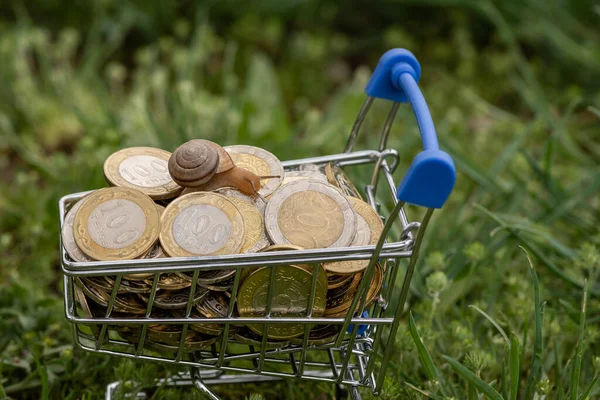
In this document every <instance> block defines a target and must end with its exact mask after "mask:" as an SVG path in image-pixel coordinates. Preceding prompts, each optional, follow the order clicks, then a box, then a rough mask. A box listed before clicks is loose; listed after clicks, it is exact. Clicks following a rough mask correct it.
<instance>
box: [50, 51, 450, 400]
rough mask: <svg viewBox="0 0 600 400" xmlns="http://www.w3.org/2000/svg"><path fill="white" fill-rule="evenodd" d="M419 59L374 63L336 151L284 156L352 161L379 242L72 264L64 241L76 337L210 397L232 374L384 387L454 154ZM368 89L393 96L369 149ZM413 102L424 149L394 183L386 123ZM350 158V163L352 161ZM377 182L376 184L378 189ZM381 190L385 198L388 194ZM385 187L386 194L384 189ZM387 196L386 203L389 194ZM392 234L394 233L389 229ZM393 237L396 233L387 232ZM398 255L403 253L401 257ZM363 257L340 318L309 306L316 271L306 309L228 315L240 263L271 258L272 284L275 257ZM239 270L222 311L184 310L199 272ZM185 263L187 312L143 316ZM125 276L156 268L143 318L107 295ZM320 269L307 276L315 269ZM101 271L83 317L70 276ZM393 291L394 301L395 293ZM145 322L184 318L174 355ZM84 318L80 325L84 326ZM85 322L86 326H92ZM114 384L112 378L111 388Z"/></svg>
mask: <svg viewBox="0 0 600 400" xmlns="http://www.w3.org/2000/svg"><path fill="white" fill-rule="evenodd" d="M420 74H421V69H420V66H419V63H418V62H417V60H416V58H415V57H414V56H413V55H412V53H410V52H409V51H407V50H403V49H393V50H390V51H388V52H387V53H385V54H384V55H383V56H382V58H381V59H380V61H379V64H378V65H377V68H376V70H375V72H374V73H373V75H372V77H371V79H370V81H369V83H368V84H367V87H366V89H365V91H366V93H367V95H368V97H367V99H366V101H365V103H364V105H363V106H362V109H361V110H360V112H359V114H358V117H357V119H356V121H355V123H354V126H353V128H352V131H351V132H350V136H349V139H348V142H347V145H346V148H345V151H344V152H343V153H340V154H334V155H328V156H323V157H313V158H305V159H300V160H292V161H285V162H283V165H284V167H285V169H286V170H293V169H297V168H301V167H302V166H303V165H307V164H316V165H324V164H327V163H335V164H337V165H338V166H339V167H341V168H343V167H346V166H358V167H360V168H363V169H365V170H366V171H368V172H369V174H370V175H371V179H370V181H368V182H366V183H363V184H362V185H361V187H363V189H364V193H365V194H366V201H368V202H369V203H370V204H371V206H373V207H374V208H375V209H376V210H378V212H379V213H380V214H381V213H382V212H383V211H382V210H383V209H385V207H384V205H385V204H392V205H393V208H391V207H390V208H391V211H390V212H389V213H388V215H384V216H383V217H382V218H383V219H384V221H385V226H384V229H383V234H382V235H381V238H380V240H379V241H378V243H377V244H376V245H370V246H361V247H344V248H326V249H313V250H301V251H276V252H269V253H253V254H234V255H222V256H210V257H188V258H163V259H136V260H126V261H92V262H86V263H81V262H72V261H70V259H69V258H68V256H67V253H66V251H65V250H64V248H63V247H62V243H61V264H62V271H63V274H64V294H65V311H66V316H67V319H68V320H69V322H71V323H73V334H74V340H75V342H76V343H77V345H78V346H79V347H81V348H82V349H84V350H88V351H92V352H96V353H101V354H107V355H115V356H122V357H128V358H132V359H136V360H147V361H160V362H166V363H170V364H174V365H179V366H186V367H190V368H191V372H190V374H189V375H188V376H186V377H175V378H170V379H168V380H167V381H165V382H162V383H161V384H167V385H186V384H188V385H192V386H195V387H196V388H197V389H199V390H201V391H202V392H204V393H205V394H207V395H208V396H209V397H210V398H215V399H216V398H217V397H216V395H214V393H213V392H212V391H211V390H210V389H209V388H208V385H210V384H226V383H230V382H237V383H239V382H262V381H269V380H278V379H283V378H299V379H306V380H312V381H325V382H331V383H332V384H337V385H338V388H341V389H340V390H342V389H343V390H345V391H346V392H348V391H349V394H350V395H351V396H352V398H353V399H358V398H360V394H359V391H358V388H359V387H370V388H371V390H372V392H373V393H374V394H375V395H377V394H378V393H379V392H380V390H381V388H382V385H383V381H384V378H385V372H386V368H387V366H388V364H389V362H390V358H392V357H396V355H395V354H393V352H392V351H390V349H392V348H393V343H394V339H395V336H396V333H397V331H398V327H399V324H400V318H401V316H402V314H403V308H404V305H405V302H406V299H407V296H408V290H409V286H410V282H411V278H412V275H413V273H414V270H415V265H416V262H417V257H418V255H419V248H420V247H421V244H422V241H423V236H424V233H425V229H426V227H427V225H428V223H429V221H430V219H431V216H432V214H433V210H434V209H436V208H440V207H442V205H443V204H444V202H445V201H446V199H447V198H448V196H449V195H450V192H451V191H452V188H453V186H454V181H455V176H456V173H455V169H454V164H453V162H452V159H451V158H450V156H449V155H448V154H446V153H444V152H443V151H441V150H440V149H439V146H438V141H437V137H436V133H435V128H434V125H433V121H432V118H431V115H430V113H429V110H428V108H427V104H426V102H425V99H424V98H423V95H422V94H421V91H420V90H419V88H418V86H417V82H418V81H419V78H420ZM375 98H380V99H385V100H390V101H392V102H393V104H392V106H391V110H390V112H389V115H388V117H387V120H386V121H385V124H384V126H383V129H382V133H381V138H380V142H379V147H378V148H377V149H375V150H364V151H353V147H354V145H355V143H356V141H357V137H358V134H359V131H360V127H361V125H362V122H363V121H364V119H365V116H366V114H367V113H368V111H369V109H370V107H371V105H372V103H373V101H374V99H375ZM406 102H408V103H410V105H411V106H412V109H413V111H414V114H415V117H416V119H417V123H418V126H419V129H420V132H421V139H422V142H423V147H424V150H423V151H422V152H420V153H419V154H418V155H417V156H416V157H415V158H414V159H413V161H412V163H411V165H410V167H409V169H408V171H407V172H406V174H405V176H404V178H403V179H402V181H401V183H400V185H399V186H397V187H396V185H395V183H394V180H393V178H392V174H393V172H394V170H395V169H396V167H397V166H398V162H399V154H398V152H397V151H396V150H393V149H388V148H386V144H387V139H388V136H389V133H390V128H391V126H392V122H393V120H394V118H395V115H396V111H397V110H398V106H399V104H400V103H406ZM358 167H357V168H358ZM382 187H383V189H382ZM381 192H383V194H384V195H388V193H389V197H388V198H386V197H385V196H384V195H381ZM385 192H387V193H385ZM85 194H86V193H76V194H72V195H68V196H65V197H63V198H62V199H61V200H60V203H59V208H60V222H61V226H62V224H63V223H64V215H65V212H66V210H67V207H68V205H69V204H71V203H72V202H74V201H77V200H79V199H80V198H81V197H83V196H84V195H85ZM392 202H393V203H392ZM407 203H409V204H413V205H417V206H421V207H424V208H426V211H425V212H424V216H423V219H422V220H421V221H420V222H410V221H409V219H408V217H407V215H406V212H405V209H404V206H405V205H406V204H407ZM394 229H395V230H396V232H399V234H398V233H397V234H395V235H391V234H392V233H393V232H394ZM392 236H397V239H393V238H392ZM404 259H408V261H407V262H404V263H403V260H404ZM346 260H370V261H369V265H368V267H367V268H366V269H365V271H364V275H363V277H362V280H361V283H360V285H359V286H358V290H357V292H356V295H355V297H354V299H353V301H352V304H351V306H350V310H356V312H354V313H352V312H349V313H348V314H347V316H346V317H339V318H337V317H336V318H324V317H315V316H312V315H311V309H312V304H314V299H315V290H316V286H317V279H313V280H312V291H311V294H310V298H309V303H308V304H309V307H308V308H307V309H308V311H307V313H306V315H305V316H303V317H294V318H290V317H278V316H274V315H271V314H270V310H271V300H272V296H273V290H272V289H269V292H268V293H267V309H266V316H265V317H253V318H245V317H244V318H242V317H239V316H237V314H236V313H235V303H236V301H235V300H236V296H237V293H238V289H239V287H240V284H241V276H242V275H243V272H244V269H248V268H255V267H271V275H270V278H271V285H270V287H272V286H273V284H275V273H274V272H275V268H272V267H277V266H282V265H297V264H308V265H313V266H315V267H316V266H317V265H319V264H320V263H324V262H333V261H346ZM378 263H379V264H380V265H384V266H385V268H384V270H385V272H384V285H383V290H382V292H381V294H380V296H379V297H378V299H377V301H376V302H374V303H373V304H371V305H367V306H366V301H367V294H368V286H369V283H370V282H371V278H372V276H373V273H374V270H375V267H376V265H377V264H378ZM218 269H235V270H236V273H235V278H234V281H233V287H232V290H231V300H230V302H229V307H228V310H227V313H226V317H223V318H194V317H192V316H190V314H191V313H190V311H191V309H192V306H193V301H194V298H193V295H194V290H195V288H196V286H197V284H198V275H199V273H200V272H205V271H210V270H218ZM401 270H402V273H403V274H404V278H403V284H402V286H401V287H395V285H394V282H396V278H397V276H398V274H399V273H400V272H401ZM173 272H185V273H187V274H188V275H191V276H192V287H191V291H190V295H189V300H188V303H187V313H186V314H185V315H182V316H181V317H180V318H173V317H168V318H166V317H163V318H158V317H155V316H153V315H152V314H151V312H152V306H153V301H154V297H155V295H156V291H157V282H158V281H159V276H160V274H163V273H173ZM126 274H153V275H154V279H153V282H154V283H153V285H152V289H151V290H152V291H151V293H150V296H149V297H150V300H149V302H148V307H147V312H146V314H145V315H142V316H141V317H140V318H120V317H118V313H115V312H113V311H114V305H115V299H116V297H117V292H118V288H119V284H120V282H121V278H122V277H123V276H124V275H126ZM316 275H317V274H314V276H316ZM99 276H105V277H110V279H112V280H114V282H115V283H114V287H113V289H112V292H111V293H110V300H109V301H108V306H107V308H106V310H104V312H103V315H101V316H99V317H98V316H93V317H90V316H85V317H82V316H81V313H78V305H77V302H76V298H75V286H74V285H75V280H76V279H77V278H90V277H99ZM391 299H394V301H393V302H392V301H391ZM207 323H208V324H213V325H214V324H219V325H221V326H222V327H223V335H222V337H221V338H219V340H218V341H216V342H215V343H213V344H212V345H210V347H208V348H205V349H201V350H197V351H192V352H190V351H189V349H186V343H185V338H186V332H187V330H188V328H189V326H190V324H207ZM282 323H286V324H290V323H293V324H299V325H302V326H303V327H304V335H303V336H301V340H300V342H296V343H297V344H289V345H286V346H284V347H277V348H273V347H272V346H269V345H268V337H267V334H264V335H263V336H262V339H259V340H258V341H257V342H256V343H254V344H248V343H244V342H239V341H238V340H236V339H235V337H232V336H231V335H229V334H228V333H229V332H230V331H231V330H233V329H235V326H240V325H246V324H263V325H262V326H263V332H265V333H266V332H268V329H269V326H272V325H275V324H282ZM149 324H170V325H173V324H181V325H182V333H181V340H180V341H179V342H180V343H179V346H177V349H176V351H174V352H173V353H172V354H171V353H156V352H153V351H152V350H148V349H147V348H146V346H144V342H145V340H147V327H148V325H149ZM315 324H334V325H338V326H341V329H340V330H339V334H338V335H337V337H336V338H335V339H334V340H332V341H331V342H330V343H325V344H319V345H315V344H314V343H311V342H309V340H308V338H309V335H308V333H309V330H310V329H311V327H312V326H314V325H315ZM123 326H129V327H131V326H135V327H137V328H138V329H139V331H140V332H141V333H140V335H139V337H138V340H139V341H138V343H136V344H132V343H130V342H127V341H124V340H122V339H120V337H119V336H118V335H114V334H113V332H114V330H115V329H117V328H119V327H123ZM85 328H87V329H85ZM90 328H92V329H90ZM118 385H119V383H113V384H111V385H109V386H108V390H107V398H110V397H111V396H112V394H113V393H114V392H115V390H116V387H117V386H118Z"/></svg>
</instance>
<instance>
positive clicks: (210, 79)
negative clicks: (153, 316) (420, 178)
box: [0, 0, 600, 399]
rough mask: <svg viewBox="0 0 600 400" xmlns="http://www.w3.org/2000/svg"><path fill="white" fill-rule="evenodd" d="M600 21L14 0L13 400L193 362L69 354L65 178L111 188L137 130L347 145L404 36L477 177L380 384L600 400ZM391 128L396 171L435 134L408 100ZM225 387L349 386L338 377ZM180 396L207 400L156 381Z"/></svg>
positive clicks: (427, 259)
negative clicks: (381, 64)
mask: <svg viewBox="0 0 600 400" xmlns="http://www.w3.org/2000/svg"><path fill="white" fill-rule="evenodd" d="M598 26H600V5H598V4H597V2H595V1H592V0H581V1H575V0H574V1H564V0H562V1H561V0H546V1H542V0H519V1H517V0H504V1H493V0H481V1H475V0H473V1H471V0H423V1H410V0H370V1H367V0H364V1H352V2H342V1H310V0H308V1H301V0H278V1H275V0H254V1H251V2H250V1H249V2H244V1H232V0H221V1H205V2H194V1H189V0H188V1H174V0H162V1H144V0H121V1H113V0H88V1H70V2H67V1H60V0H37V1H16V0H15V1H12V0H4V1H2V2H0V176H1V177H2V180H1V183H0V215H1V219H0V228H1V234H0V263H1V268H0V361H1V362H0V398H4V397H9V398H15V399H20V398H25V399H38V398H53V399H62V398H70V399H81V398H85V399H95V398H102V396H103V393H104V388H105V386H106V384H107V383H109V382H112V381H115V380H118V379H122V380H123V381H127V380H131V382H129V383H128V384H126V385H125V386H124V391H123V393H121V395H124V394H125V393H130V394H131V393H136V392H137V391H140V390H142V389H143V388H144V387H148V386H151V385H152V382H153V380H154V379H156V378H157V377H164V376H168V375H169V374H171V373H173V371H174V370H173V368H166V367H164V366H162V365H159V364H151V365H146V364H141V363H133V362H130V361H126V360H121V359H116V358H108V357H101V356H98V355H94V354H90V353H84V352H82V351H80V350H78V349H75V348H73V345H72V341H71V338H70V327H69V325H68V324H67V322H66V321H65V319H64V315H63V309H62V307H63V302H62V295H61V293H62V292H61V290H62V288H61V285H62V280H61V274H60V266H59V253H58V234H59V233H58V208H57V202H58V199H59V198H60V197H61V196H63V195H65V194H69V193H73V192H77V191H83V190H89V189H93V188H98V187H102V186H104V185H105V182H104V178H103V174H102V163H103V161H104V159H105V158H106V157H107V156H108V155H109V154H111V153H112V152H114V151H115V150H117V149H119V148H122V147H126V146H132V145H147V146H156V147H161V148H164V149H167V150H173V149H174V148H175V147H176V146H177V145H178V144H180V143H182V142H183V141H186V140H188V139H191V138H208V139H211V140H214V141H217V142H219V143H221V144H232V143H247V144H254V145H257V146H261V147H264V148H266V149H269V150H270V151H272V152H273V153H275V154H277V155H278V156H279V158H280V159H283V160H285V159H292V158H301V157H306V156H311V155H320V154H330V153H337V152H341V151H342V150H343V146H344V144H345V141H346V138H347V134H348V132H349V130H350V127H351V126H352V122H353V121H354V118H355V116H356V114H357V112H358V110H359V108H360V105H361V104H362V102H363V101H364V93H363V88H364V86H365V84H366V82H367V80H368V78H369V76H370V73H371V72H372V70H373V68H374V67H375V65H376V64H377V60H378V58H379V57H380V56H381V54H383V52H385V51H386V50H387V49H390V48H394V47H404V48H407V49H410V50H411V51H412V52H413V53H414V54H415V55H416V56H417V58H418V59H419V60H420V62H421V66H422V70H423V74H422V75H423V76H422V79H421V82H420V86H421V88H422V90H423V92H424V95H425V97H426V99H427V100H428V103H429V106H430V108H431V111H432V114H433V118H434V121H435V123H436V126H437V131H438V135H439V137H440V142H441V145H442V147H443V148H444V149H445V150H446V151H448V152H449V153H450V154H451V155H452V156H453V157H454V160H455V162H456V166H457V169H458V171H459V176H458V181H457V186H456V188H455V191H454V193H453V195H452V196H451V198H450V200H449V202H448V204H447V205H446V207H445V208H444V209H442V210H441V211H439V212H437V213H436V214H434V220H433V223H432V226H431V228H430V229H429V233H428V234H427V236H426V243H425V246H424V249H423V252H422V258H421V260H420V262H419V265H418V272H417V274H416V276H415V277H414V279H413V288H412V289H413V290H411V294H410V297H409V306H410V308H411V310H412V312H413V315H414V318H415V321H416V325H415V326H416V328H417V330H418V332H416V331H413V332H412V335H411V334H409V333H408V331H409V329H408V320H409V314H408V313H407V314H406V315H405V317H404V318H403V321H402V324H401V329H400V333H399V334H398V337H397V340H396V343H395V344H394V348H393V349H389V351H393V352H395V353H394V354H396V356H394V357H393V365H392V366H391V367H390V369H389V370H388V379H387V380H386V382H385V387H384V393H383V394H382V397H381V398H384V399H399V398H415V399H417V398H418V399H422V398H433V399H442V398H452V397H453V398H456V399H467V398H468V399H478V398H482V397H483V396H487V397H489V398H494V399H496V398H507V399H508V398H511V399H516V398H519V399H534V398H535V399H545V398H547V399H567V398H568V399H585V398H589V399H593V398H598V396H599V395H600V389H599V388H598V386H597V385H595V383H596V381H597V380H598V376H599V375H598V374H599V373H600V355H599V354H600V353H599V352H598V349H599V343H598V340H599V339H600V329H599V325H598V324H599V322H600V301H599V300H598V295H599V294H600V285H599V284H598V281H597V280H598V276H599V275H600V251H599V249H598V246H599V245H600V234H599V230H598V226H599V223H600V195H599V188H600V162H599V161H600V120H599V119H600V92H599V91H598V89H599V88H600V31H599V30H598ZM388 109H389V104H386V103H385V102H383V101H380V102H377V103H376V105H375V106H374V108H373V110H372V113H371V114H370V115H369V117H368V119H367V121H366V123H365V126H364V130H363V131H362V135H361V137H360V140H359V144H358V147H359V148H375V147H376V146H377V143H378V132H379V131H380V129H381V127H382V125H383V122H384V120H385V115H386V113H387V111H388ZM389 146H390V147H392V148H395V149H397V150H399V151H400V153H401V155H402V165H401V166H400V168H399V169H398V171H397V172H396V175H395V177H396V180H397V181H398V182H399V180H400V179H401V176H402V173H403V172H404V171H406V167H407V165H408V163H409V161H410V159H411V157H412V156H413V155H415V154H416V153H417V151H418V150H419V146H420V144H419V137H418V130H417V128H416V124H415V122H414V119H413V116H412V115H411V110H410V107H408V106H403V107H401V109H400V111H399V113H398V117H397V120H396V122H395V123H394V126H393V128H392V137H391V139H390V142H389ZM409 212H413V213H414V214H413V215H418V214H417V211H416V210H412V209H411V210H409ZM519 246H522V247H523V248H524V249H526V250H527V252H528V253H529V254H530V256H531V259H532V265H533V267H534V268H535V269H530V266H529V263H528V261H527V257H526V255H525V254H524V253H523V251H521V250H520V249H519ZM533 271H537V278H539V282H538V279H537V278H535V274H533V273H532V272H533ZM584 287H586V288H587V291H586V295H584ZM538 292H539V293H538ZM535 293H538V294H537V297H536V295H535ZM584 298H586V299H587V301H586V302H584V301H583V300H584ZM583 303H586V307H585V308H583V309H584V310H585V313H582V304H583ZM470 306H471V307H470ZM473 306H474V307H473ZM484 313H485V314H484ZM421 343H422V344H424V347H423V346H422V344H421ZM425 348H426V349H427V350H425ZM219 393H220V394H221V395H222V396H223V397H224V398H231V399H237V398H244V397H245V396H248V397H250V393H254V395H252V398H256V399H259V398H261V396H262V397H264V398H267V399H284V398H285V399H305V398H306V399H312V398H315V399H329V398H333V396H334V388H333V386H331V385H328V384H315V383H306V382H302V381H289V382H283V383H281V384H277V385H272V384H269V385H262V386H261V385H246V386H244V385H242V386H239V385H238V386H236V387H223V388H219ZM362 393H363V395H364V396H365V397H366V398H370V397H371V395H370V393H369V392H368V391H366V390H363V391H362ZM517 393H518V395H517ZM496 395H498V396H501V397H494V396H496ZM184 397H190V398H198V396H197V395H194V394H193V393H191V392H189V391H182V390H179V391H172V390H167V389H165V388H162V389H160V390H159V391H157V392H156V393H154V397H153V398H156V399H163V398H173V399H175V398H184Z"/></svg>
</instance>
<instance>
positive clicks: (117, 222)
mask: <svg viewBox="0 0 600 400" xmlns="http://www.w3.org/2000/svg"><path fill="white" fill-rule="evenodd" d="M116 207H119V216H118V217H114V216H113V215H112V214H110V213H108V212H107V211H109V212H110V211H111V210H112V209H114V208H116ZM88 225H89V226H91V227H94V228H95V229H90V230H89V232H90V236H91V237H92V239H93V240H94V242H96V243H98V244H99V245H100V246H102V247H104V248H107V249H122V248H124V247H127V246H131V245H132V244H133V243H135V241H136V240H137V239H138V238H139V236H140V234H141V233H142V232H144V230H145V229H146V214H145V213H144V210H142V207H140V206H139V205H137V204H135V203H134V202H133V201H130V200H126V199H112V200H108V201H105V202H104V203H102V204H100V205H99V206H98V207H96V208H95V209H94V210H92V212H91V214H90V217H89V219H88ZM120 226H126V227H127V229H125V230H116V228H119V227H120ZM105 227H106V228H108V229H105ZM112 232H118V235H117V236H116V237H110V236H111V234H112Z"/></svg>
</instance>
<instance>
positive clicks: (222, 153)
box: [210, 142, 235, 174]
mask: <svg viewBox="0 0 600 400" xmlns="http://www.w3.org/2000/svg"><path fill="white" fill-rule="evenodd" d="M210 143H212V142H210ZM213 144H214V145H215V147H216V149H217V151H218V152H219V168H217V174H220V173H221V172H225V171H229V170H230V169H233V168H234V167H235V163H234V162H233V159H232V158H231V156H230V155H229V153H228V152H227V151H226V150H225V149H224V148H222V147H221V146H219V145H218V144H216V143H213Z"/></svg>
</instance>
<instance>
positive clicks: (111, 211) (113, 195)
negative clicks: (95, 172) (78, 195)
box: [73, 187, 160, 260]
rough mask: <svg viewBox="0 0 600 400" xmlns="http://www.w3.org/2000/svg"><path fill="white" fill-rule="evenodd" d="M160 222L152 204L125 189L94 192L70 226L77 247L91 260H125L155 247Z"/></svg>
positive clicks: (117, 188) (149, 200)
mask: <svg viewBox="0 0 600 400" xmlns="http://www.w3.org/2000/svg"><path fill="white" fill-rule="evenodd" d="M159 224H160V219H159V215H158V211H157V209H156V206H155V205H154V202H153V201H152V199H151V198H150V197H148V196H147V195H145V194H144V193H142V192H140V191H138V190H135V189H130V188H125V187H110V188H104V189H99V190H96V191H95V192H93V193H91V194H90V195H88V196H87V197H86V198H85V199H84V200H83V203H82V204H81V207H80V208H79V210H78V211H77V213H76V215H75V220H74V222H73V230H74V237H75V242H76V243H77V246H78V247H79V248H80V249H81V251H83V252H84V253H85V254H86V255H87V256H89V257H91V258H93V259H95V260H120V259H121V260H128V259H132V258H136V257H139V256H141V255H142V254H145V253H146V252H148V250H150V248H151V247H152V246H153V245H154V243H156V240H157V238H158V233H159Z"/></svg>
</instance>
